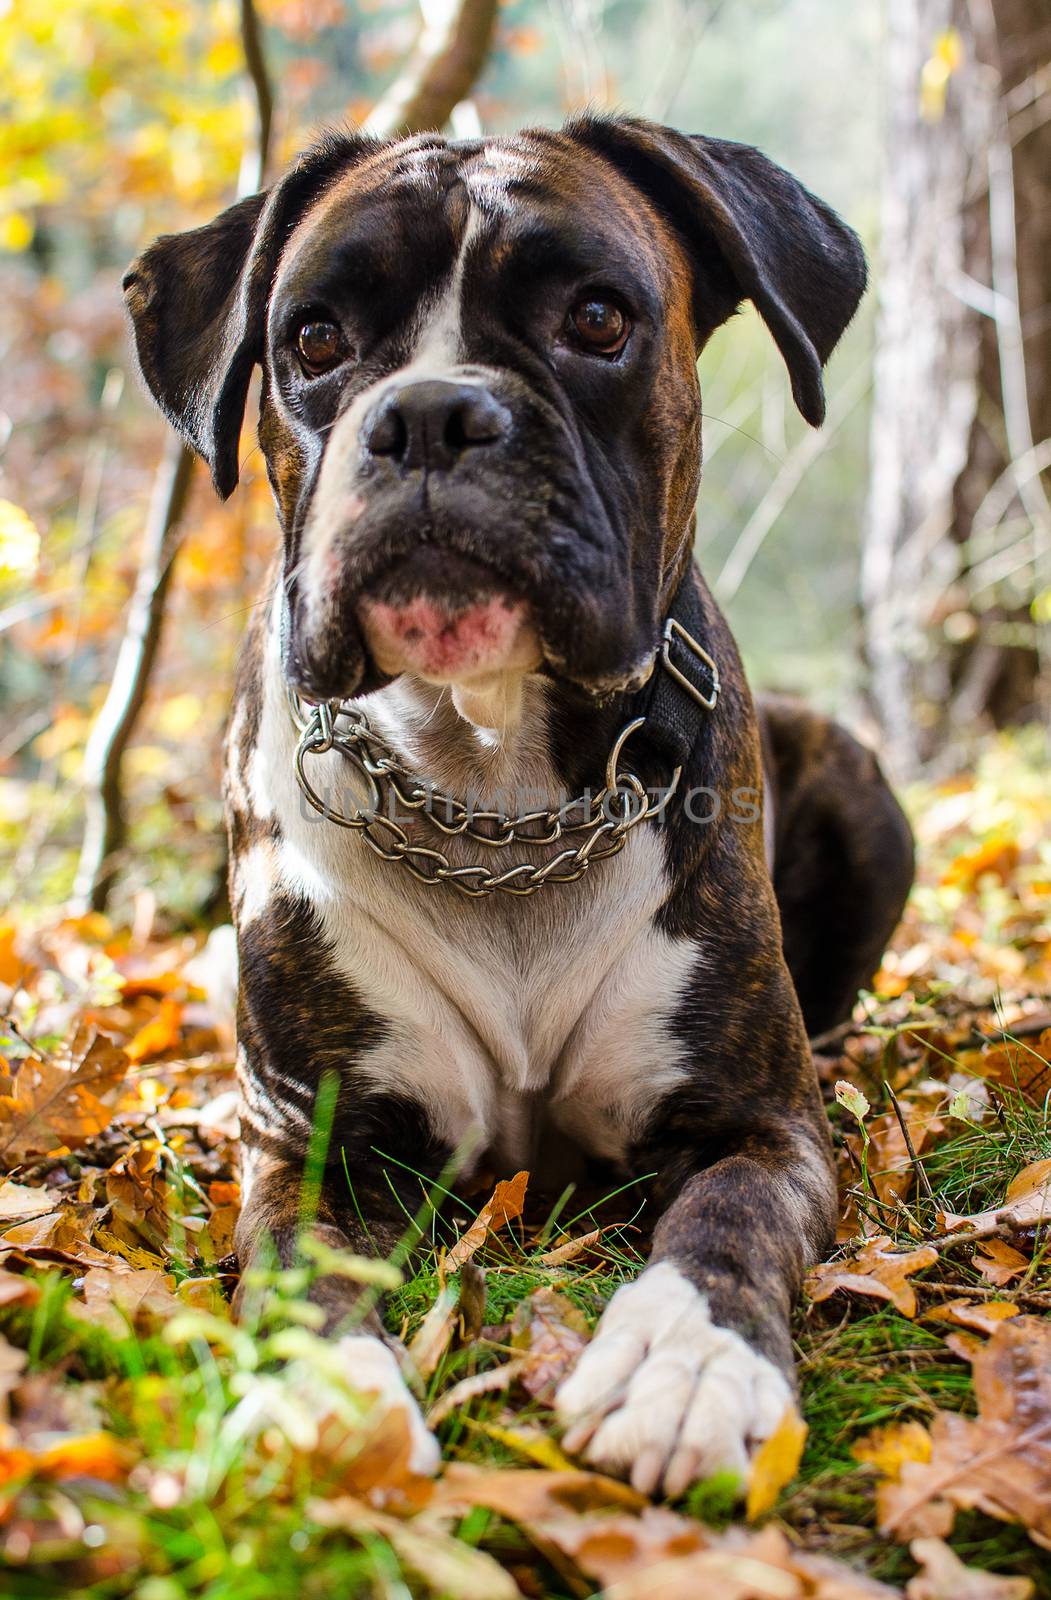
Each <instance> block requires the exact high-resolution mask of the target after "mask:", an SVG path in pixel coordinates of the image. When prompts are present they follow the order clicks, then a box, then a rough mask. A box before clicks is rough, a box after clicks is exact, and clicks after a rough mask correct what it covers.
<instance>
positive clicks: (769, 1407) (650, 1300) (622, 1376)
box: [555, 1261, 792, 1498]
mask: <svg viewBox="0 0 1051 1600" xmlns="http://www.w3.org/2000/svg"><path fill="white" fill-rule="evenodd" d="M791 1399H792V1395H791V1390H790V1389H789V1386H788V1383H787V1381H786V1379H785V1377H784V1375H783V1374H782V1373H781V1372H779V1371H778V1369H777V1368H776V1367H775V1366H774V1365H773V1364H772V1363H771V1362H770V1361H768V1360H767V1359H766V1357H765V1356H762V1355H760V1354H759V1352H758V1351H757V1350H754V1349H753V1348H752V1346H751V1345H749V1344H747V1343H746V1342H745V1340H744V1339H742V1338H741V1337H740V1335H739V1334H736V1333H734V1332H733V1331H732V1330H731V1329H729V1328H720V1327H717V1326H716V1324H715V1323H713V1322H712V1320H711V1317H710V1316H709V1315H708V1304H707V1301H706V1300H705V1298H704V1296H703V1295H702V1294H700V1293H699V1292H698V1290H696V1289H695V1288H694V1286H693V1284H692V1283H690V1282H689V1280H688V1279H687V1278H685V1277H684V1276H683V1275H682V1273H681V1272H679V1270H678V1268H676V1267H674V1266H673V1265H672V1264H671V1262H668V1261H662V1262H659V1263H658V1264H657V1265H656V1266H653V1267H647V1268H646V1269H645V1271H644V1272H643V1273H642V1274H641V1275H640V1276H639V1277H638V1278H636V1279H635V1281H634V1283H628V1284H625V1285H624V1286H623V1288H621V1289H618V1290H617V1292H616V1294H615V1295H614V1296H613V1298H612V1300H611V1301H610V1303H609V1305H608V1306H607V1308H606V1310H605V1312H604V1314H603V1316H602V1320H601V1321H600V1322H599V1325H598V1328H597V1329H596V1330H595V1337H594V1339H593V1340H592V1342H591V1344H590V1345H589V1346H588V1348H587V1349H586V1350H585V1351H584V1353H583V1355H582V1356H581V1358H580V1360H579V1362H578V1363H577V1366H576V1369H575V1370H574V1372H573V1373H572V1374H571V1375H570V1376H569V1377H568V1378H567V1379H566V1380H565V1382H564V1383H563V1384H562V1385H561V1387H560V1388H559V1391H558V1394H557V1395H556V1397H555V1406H556V1409H557V1411H558V1414H559V1417H560V1419H561V1420H562V1422H563V1423H565V1424H566V1426H567V1428H568V1432H567V1433H566V1436H565V1438H564V1440H563V1446H564V1448H565V1449H566V1450H568V1451H570V1452H579V1451H584V1453H585V1454H586V1457H587V1459H588V1461H590V1462H592V1463H593V1464H594V1465H595V1466H597V1467H599V1468H601V1469H602V1470H603V1471H605V1472H612V1473H617V1474H618V1475H620V1476H622V1477H627V1476H630V1479H631V1482H632V1485H633V1486H634V1488H636V1489H638V1490H639V1491H640V1493H642V1494H653V1493H654V1492H655V1491H656V1490H657V1489H658V1488H659V1487H660V1486H661V1484H663V1487H664V1493H665V1494H666V1495H668V1496H669V1497H670V1498H674V1497H675V1496H676V1495H680V1494H682V1493H683V1491H684V1490H685V1489H686V1488H687V1487H688V1485H689V1484H691V1483H692V1482H694V1481H695V1480H696V1479H700V1478H708V1477H711V1476H712V1474H713V1473H716V1472H732V1473H735V1474H736V1475H737V1476H738V1477H739V1478H740V1479H741V1481H742V1483H744V1482H746V1481H747V1478H748V1469H749V1461H750V1458H751V1455H752V1453H753V1452H754V1450H755V1448H756V1446H757V1445H758V1444H760V1443H761V1441H762V1440H763V1439H766V1438H768V1437H769V1436H770V1434H771V1433H773V1431H774V1429H775V1428H776V1427H777V1425H778V1423H779V1422H780V1420H781V1418H782V1417H783V1416H784V1413H785V1408H786V1407H787V1406H788V1405H789V1404H790V1402H791Z"/></svg>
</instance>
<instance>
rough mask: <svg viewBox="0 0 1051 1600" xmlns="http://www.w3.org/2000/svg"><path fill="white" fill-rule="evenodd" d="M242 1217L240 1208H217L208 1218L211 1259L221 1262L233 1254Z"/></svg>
mask: <svg viewBox="0 0 1051 1600" xmlns="http://www.w3.org/2000/svg"><path fill="white" fill-rule="evenodd" d="M215 1187H218V1185H216V1186H215ZM240 1215H241V1208H240V1206H216V1208H215V1210H214V1211H213V1212H212V1214H211V1216H210V1217H209V1218H208V1223H207V1226H206V1228H205V1232H206V1233H207V1235H208V1240H209V1243H210V1244H211V1247H212V1248H211V1257H210V1259H211V1260H212V1261H221V1260H222V1259H223V1257H224V1256H228V1255H232V1254H233V1248H234V1229H235V1228H236V1227H237V1219H238V1217H239V1216H240Z"/></svg>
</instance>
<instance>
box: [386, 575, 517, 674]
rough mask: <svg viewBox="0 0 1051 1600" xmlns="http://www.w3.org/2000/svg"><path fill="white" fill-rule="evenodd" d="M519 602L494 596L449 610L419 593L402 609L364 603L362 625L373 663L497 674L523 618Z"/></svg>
mask: <svg viewBox="0 0 1051 1600" xmlns="http://www.w3.org/2000/svg"><path fill="white" fill-rule="evenodd" d="M525 615H526V610H525V605H524V603H523V602H522V601H520V600H515V601H512V600H508V599H505V598H501V597H497V598H495V599H492V600H481V601H478V602H476V603H475V604H473V605H468V606H464V607H462V608H461V609H460V610H455V611H450V610H448V609H447V608H446V607H445V606H442V605H439V604H437V603H436V602H435V601H433V600H429V599H427V598H426V597H424V596H423V595H419V596H417V597H416V598H415V599H414V600H410V601H408V602H407V603H406V604H404V605H389V604H387V603H386V602H384V601H381V600H370V601H366V602H365V605H364V607H363V621H364V622H365V626H366V631H367V633H368V636H369V642H370V645H371V647H372V650H373V653H374V654H375V655H376V656H377V659H378V660H379V661H380V662H381V663H383V662H384V661H396V662H398V663H399V664H400V665H401V667H402V669H403V670H409V671H414V672H418V673H422V674H423V675H424V676H426V677H433V678H456V677H460V676H462V675H464V674H465V673H467V674H469V673H475V672H487V671H493V672H495V671H498V670H499V669H500V667H501V666H502V665H503V664H504V663H505V662H506V661H507V659H508V658H509V656H510V655H511V652H512V650H513V648H514V645H515V642H516V640H517V638H518V635H519V632H520V630H521V628H522V625H523V622H524V620H525Z"/></svg>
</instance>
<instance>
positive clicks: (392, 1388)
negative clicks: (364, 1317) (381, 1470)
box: [339, 1333, 442, 1477]
mask: <svg viewBox="0 0 1051 1600" xmlns="http://www.w3.org/2000/svg"><path fill="white" fill-rule="evenodd" d="M339 1349H340V1352H341V1353H342V1355H343V1356H344V1358H345V1363H346V1364H345V1371H346V1374H347V1382H348V1383H349V1384H350V1385H351V1386H352V1387H353V1388H355V1389H360V1390H361V1392H362V1394H374V1395H375V1396H376V1403H377V1409H378V1410H381V1411H400V1412H401V1414H402V1415H403V1416H404V1418H405V1421H406V1423H407V1425H408V1429H409V1440H410V1452H409V1466H410V1467H411V1469H412V1471H413V1472H416V1473H419V1474H420V1476H421V1477H422V1476H427V1477H430V1476H431V1475H432V1474H433V1473H435V1472H437V1470H438V1467H439V1465H440V1463H441V1459H442V1452H441V1446H440V1445H439V1443H438V1441H437V1439H436V1438H435V1437H434V1434H433V1433H431V1431H430V1429H429V1428H428V1427H427V1424H426V1422H424V1420H423V1413H422V1412H421V1410H420V1408H419V1406H418V1405H417V1404H416V1401H415V1399H414V1398H413V1396H412V1395H411V1394H410V1393H409V1390H408V1388H407V1387H406V1384H405V1379H404V1378H403V1377H402V1375H401V1369H400V1368H399V1366H398V1362H397V1358H396V1356H395V1354H394V1351H393V1350H391V1349H390V1347H389V1346H388V1345H385V1344H384V1343H383V1340H382V1339H377V1338H376V1337H375V1336H374V1335H373V1334H369V1333H355V1334H346V1335H345V1336H344V1337H343V1338H342V1339H340V1340H339Z"/></svg>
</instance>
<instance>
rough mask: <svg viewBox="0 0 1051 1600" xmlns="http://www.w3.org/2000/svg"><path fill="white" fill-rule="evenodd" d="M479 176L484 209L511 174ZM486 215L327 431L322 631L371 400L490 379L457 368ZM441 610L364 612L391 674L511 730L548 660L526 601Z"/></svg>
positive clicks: (312, 580)
mask: <svg viewBox="0 0 1051 1600" xmlns="http://www.w3.org/2000/svg"><path fill="white" fill-rule="evenodd" d="M481 181H482V183H483V187H484V190H485V195H486V200H487V205H486V208H485V209H486V210H489V209H491V208H492V206H493V204H494V203H495V200H496V197H497V195H498V193H499V192H500V190H501V189H502V186H503V179H502V177H501V176H500V175H499V174H498V173H497V174H495V175H494V174H490V173H489V171H488V168H485V169H483V178H482V180H481ZM484 220H485V211H483V210H482V209H481V208H479V207H478V206H476V205H474V204H470V205H469V209H468V214H467V221H466V224H465V226H464V230H463V234H462V236H461V239H460V244H459V249H458V251H457V254H456V258H455V260H454V262H453V265H452V268H451V271H450V273H449V275H448V276H447V278H446V279H445V281H444V282H443V284H442V285H441V286H440V287H439V289H438V290H437V291H436V293H435V294H434V295H432V296H431V297H430V298H429V299H428V300H427V301H425V302H424V304H423V306H422V308H421V311H420V314H419V316H418V318H417V325H416V334H415V342H414V345H413V349H412V354H411V357H410V359H409V361H408V362H407V363H406V365H405V366H404V367H402V368H400V370H399V371H397V372H396V373H393V374H391V375H389V376H387V377H385V378H383V379H382V380H381V381H380V382H379V383H376V384H374V385H372V387H371V388H369V389H367V390H365V391H364V392H363V393H362V394H360V395H358V396H357V397H356V398H355V400H354V401H353V403H352V404H351V406H350V407H349V408H348V410H347V411H346V412H345V413H344V415H343V416H342V417H340V418H339V420H338V421H337V422H336V424H335V426H334V427H333V429H332V431H331V433H330V435H329V437H328V440H327V443H326V448H325V455H324V459H323V461H322V464H321V471H320V473H319V476H318V483H317V488H316V490H315V492H314V497H313V502H312V504H311V508H310V512H309V514H308V517H307V520H306V524H305V526H304V531H303V553H302V557H301V576H300V588H301V593H302V596H303V601H304V620H305V623H306V626H307V628H308V630H309V631H310V632H318V633H320V632H323V631H324V630H325V628H326V627H327V626H329V625H331V624H332V623H334V620H335V619H334V617H333V616H332V610H333V607H334V601H335V597H336V594H337V592H338V586H339V566H340V560H341V557H340V544H341V542H342V540H343V538H344V537H345V536H346V533H347V529H348V524H351V523H352V522H353V520H354V518H355V516H356V515H360V513H361V512H362V511H364V509H365V501H364V499H363V498H362V496H361V494H360V493H359V492H358V488H357V485H356V482H355V475H356V461H357V458H358V454H359V447H358V435H359V431H360V429H361V426H362V423H363V422H364V420H365V418H366V416H367V415H368V414H369V412H370V411H371V409H372V407H373V406H374V405H376V404H377V403H378V402H379V401H380V399H381V398H382V397H383V396H385V395H389V394H392V393H394V392H396V391H397V390H398V389H401V388H405V387H407V386H408V385H410V384H413V383H418V382H421V381H425V380H427V379H455V381H456V382H457V383H458V384H465V383H468V384H469V383H476V384H479V385H481V384H484V382H485V378H484V375H483V374H482V373H481V372H479V370H478V369H477V368H472V369H471V371H469V372H466V373H465V372H463V371H461V370H459V364H460V363H461V362H462V360H463V357H464V339H463V294H464V276H465V272H466V266H467V260H468V256H469V254H470V251H471V249H472V247H473V246H474V245H475V243H476V242H477V240H478V239H479V237H480V235H481V233H482V230H483V227H484ZM440 612H441V608H440V606H436V605H435V604H434V603H433V602H431V601H430V600H428V599H426V598H425V597H423V596H420V597H418V598H416V599H415V600H413V601H410V602H409V603H408V604H407V605H406V606H405V607H395V606H391V605H386V604H379V603H377V604H370V605H368V606H366V607H365V608H364V609H363V612H362V619H361V620H362V624H363V627H364V631H365V637H366V642H367V644H368V646H369V650H370V652H371V654H372V656H373V659H374V660H375V661H376V663H377V665H378V666H379V668H380V670H381V671H382V672H384V673H385V674H387V675H389V676H397V675H400V674H402V673H409V674H412V675H415V676H418V677H422V678H425V679H426V680H427V681H428V682H432V683H440V684H449V685H452V686H453V690H454V701H455V704H456V706H457V709H458V710H459V711H460V712H461V714H462V715H463V716H464V717H465V718H466V719H467V720H468V721H471V722H474V723H475V724H476V725H478V726H484V727H490V728H498V729H501V730H503V729H506V728H507V727H509V726H510V725H512V724H513V723H514V722H515V721H516V720H517V712H518V709H519V708H520V705H521V692H520V683H521V678H522V676H523V675H524V674H525V673H526V672H529V671H532V670H534V669H535V668H536V667H537V666H539V664H540V661H541V659H542V654H541V650H540V646H539V642H538V641H537V638H536V635H535V633H534V631H533V628H532V625H531V623H530V622H529V620H528V617H527V615H526V609H525V606H524V605H523V604H522V603H521V602H517V601H515V602H513V601H511V600H510V599H506V598H504V597H502V596H496V597H493V598H491V599H486V600H483V601H480V602H479V603H478V604H477V605H471V606H469V607H466V608H464V610H463V611H462V612H460V613H457V614H452V615H450V614H447V613H441V614H439V613H440Z"/></svg>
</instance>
